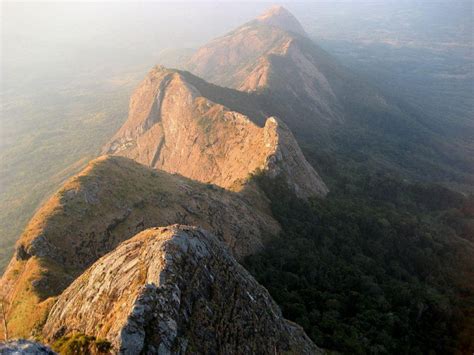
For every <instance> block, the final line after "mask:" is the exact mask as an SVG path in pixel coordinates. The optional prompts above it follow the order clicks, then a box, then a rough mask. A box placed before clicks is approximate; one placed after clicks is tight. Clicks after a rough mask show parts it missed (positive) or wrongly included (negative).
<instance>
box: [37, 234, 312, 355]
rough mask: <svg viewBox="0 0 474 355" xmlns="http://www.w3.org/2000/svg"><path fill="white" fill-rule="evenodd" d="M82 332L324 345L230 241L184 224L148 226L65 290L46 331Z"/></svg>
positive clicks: (171, 340)
mask: <svg viewBox="0 0 474 355" xmlns="http://www.w3.org/2000/svg"><path fill="white" fill-rule="evenodd" d="M77 332H79V333H83V334H88V335H93V336H95V337H96V338H101V339H106V340H108V341H109V342H110V343H111V345H112V349H113V350H112V351H113V352H119V353H124V354H141V353H147V354H171V353H176V354H184V353H200V354H204V353H206V354H217V353H226V354H244V353H245V354H250V353H252V354H257V353H258V354H275V353H278V354H279V353H298V354H317V353H321V351H320V350H319V349H318V348H316V346H315V345H314V344H313V343H312V342H311V340H309V338H308V337H307V336H306V334H305V333H304V331H303V330H302V329H301V328H300V327H299V326H297V325H296V324H294V323H291V322H289V321H287V320H285V319H283V317H282V315H281V312H280V309H279V308H278V306H277V305H276V304H275V302H274V301H273V300H272V299H271V297H270V295H269V294H268V292H267V291H266V290H265V289H264V288H263V287H262V286H260V285H259V284H258V283H257V282H256V281H255V280H254V279H253V277H252V276H251V275H250V274H249V273H248V272H247V271H246V270H245V269H244V268H243V267H242V266H241V265H240V264H239V263H237V262H236V260H235V259H234V258H233V257H232V256H231V255H230V253H229V252H228V251H227V248H226V247H225V246H224V244H222V243H220V242H219V241H218V240H217V238H216V237H214V236H213V235H212V234H210V233H208V232H206V231H205V230H203V229H200V228H195V227H188V226H182V225H172V226H168V227H161V228H152V229H147V230H145V231H143V232H141V233H139V234H138V235H136V236H135V237H133V238H131V239H129V240H127V241H126V242H124V243H122V244H120V245H119V246H118V247H117V248H116V249H115V250H113V251H112V252H110V253H109V254H107V255H105V256H104V257H102V258H100V259H99V260H98V261H97V262H95V263H94V264H93V265H92V266H91V267H89V268H88V269H87V270H86V271H85V272H84V273H83V274H82V275H81V276H80V277H78V278H77V279H76V280H75V281H74V282H73V283H72V284H71V285H70V286H69V287H68V288H67V289H66V290H65V291H64V292H63V293H62V294H61V296H60V297H59V298H58V301H57V302H56V304H55V305H54V307H53V308H52V310H51V313H50V315H49V317H48V319H47V321H46V324H45V326H44V330H43V333H44V335H45V338H46V339H47V340H49V342H54V341H55V340H57V339H58V338H60V337H65V336H66V337H67V336H68V335H71V334H73V333H77Z"/></svg>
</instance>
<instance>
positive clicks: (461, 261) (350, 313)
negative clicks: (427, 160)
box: [244, 174, 474, 354]
mask: <svg viewBox="0 0 474 355" xmlns="http://www.w3.org/2000/svg"><path fill="white" fill-rule="evenodd" d="M256 179H257V182H258V183H259V185H260V186H261V187H262V188H263V189H264V190H265V192H266V193H267V195H268V196H269V197H270V198H271V201H272V210H273V213H274V215H275V216H276V217H277V219H278V220H279V222H280V223H281V225H282V227H283V228H282V232H281V235H280V237H279V239H278V240H276V241H272V243H271V244H269V245H268V246H267V247H266V249H265V250H264V251H263V252H261V253H259V254H257V255H254V256H251V257H248V258H247V259H246V260H245V263H244V265H245V267H246V268H247V269H248V270H249V271H250V272H251V273H252V274H253V275H254V276H255V277H256V279H257V280H258V281H259V282H260V283H262V284H263V285H264V286H265V287H266V288H267V289H268V291H269V292H270V294H271V295H272V296H273V297H274V299H275V300H276V302H277V303H278V304H279V305H280V306H281V308H282V311H283V315H284V316H285V317H286V318H288V319H290V320H292V321H294V322H296V323H298V324H300V325H301V326H302V327H303V328H304V329H305V331H306V332H307V334H308V335H309V336H310V337H311V339H312V340H314V341H315V343H316V344H317V345H318V346H320V347H322V348H325V349H329V350H336V351H342V352H344V353H353V354H368V353H371V354H382V353H401V354H429V353H433V354H448V353H453V352H454V351H455V350H454V349H458V350H459V349H461V350H463V351H466V352H468V351H470V350H471V349H472V346H473V344H472V342H471V339H469V338H468V336H467V334H470V333H469V329H471V331H472V317H470V318H469V314H471V315H472V314H473V313H472V311H473V309H474V299H473V293H472V284H470V283H469V281H468V280H472V275H473V273H472V272H473V267H472V266H473V265H472V264H473V263H472V260H470V259H469V258H468V255H469V253H471V255H472V251H469V250H468V248H469V243H467V242H466V239H467V238H470V239H471V240H472V238H473V235H474V233H473V232H474V218H473V217H474V198H473V196H470V197H465V196H463V195H461V194H459V193H456V192H453V191H451V190H449V189H447V188H445V187H441V186H438V185H427V184H409V183H407V182H404V181H403V180H401V179H397V178H393V177H390V176H387V175H383V174H373V175H371V176H359V177H357V178H354V179H347V178H346V179H341V181H339V182H338V183H337V185H336V186H334V187H333V189H332V191H334V192H330V193H329V195H328V196H327V197H326V198H325V199H314V200H311V201H301V200H298V199H297V198H296V197H295V196H294V194H293V193H292V192H290V191H289V190H288V188H286V187H285V186H286V185H285V184H284V183H283V182H282V181H278V180H271V179H269V178H265V177H263V176H258V177H256ZM469 321H470V322H471V323H469Z"/></svg>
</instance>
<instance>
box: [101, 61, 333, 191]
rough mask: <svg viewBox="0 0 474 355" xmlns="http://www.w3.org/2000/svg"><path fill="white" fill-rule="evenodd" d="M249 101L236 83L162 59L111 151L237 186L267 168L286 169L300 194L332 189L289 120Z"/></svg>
mask: <svg viewBox="0 0 474 355" xmlns="http://www.w3.org/2000/svg"><path fill="white" fill-rule="evenodd" d="M216 92H218V93H220V96H218V95H217V94H216ZM247 101H248V102H245V100H244V99H243V98H242V94H241V93H238V92H236V91H234V90H225V89H223V90H220V88H219V87H211V86H210V85H209V84H207V83H205V82H203V81H202V80H199V79H198V78H196V77H193V76H192V75H190V74H189V73H180V72H179V71H176V70H169V69H166V68H164V67H161V66H157V67H155V68H154V69H153V70H151V71H150V72H149V73H148V75H147V77H146V78H145V80H144V81H143V82H142V83H141V84H140V85H139V87H138V88H137V89H136V90H135V92H134V94H133V96H132V98H131V100H130V110H129V117H128V120H127V121H126V122H125V124H124V125H123V126H122V127H121V128H120V130H119V131H118V132H117V134H116V135H115V136H114V137H113V138H112V140H111V141H110V142H109V143H108V144H107V145H106V147H104V150H103V153H105V154H114V155H121V156H126V157H128V158H131V159H134V160H136V161H138V162H140V163H142V164H145V165H147V166H150V167H153V168H156V169H161V170H165V171H168V172H171V173H179V174H181V175H183V176H186V177H188V178H191V179H193V180H197V181H201V182H204V183H212V184H216V185H218V186H221V187H223V188H225V189H229V190H232V191H240V190H242V189H243V188H244V187H245V186H246V184H247V183H248V181H249V180H250V178H251V176H252V175H254V174H257V173H259V172H262V173H266V174H268V175H270V176H272V177H276V176H281V177H282V178H283V179H285V180H286V181H287V183H288V185H289V186H290V187H291V188H292V189H293V190H294V191H295V192H296V194H297V195H298V196H300V197H303V198H307V197H310V196H321V195H325V194H326V193H327V187H326V185H325V184H324V182H323V181H322V180H321V178H320V177H319V175H318V174H317V173H316V171H315V170H314V169H313V167H312V166H311V165H309V163H308V162H307V161H306V159H305V158H304V156H303V153H302V152H301V149H300V148H299V146H298V144H297V142H296V140H295V139H294V137H293V135H292V133H291V132H290V130H289V129H288V127H287V126H286V125H285V124H284V123H283V122H282V121H280V120H279V119H277V118H275V117H264V114H263V113H262V111H261V109H259V107H258V104H257V103H256V102H255V100H253V101H252V99H249V100H247ZM236 102H237V104H236ZM226 105H229V106H233V107H237V106H238V107H239V108H232V109H231V108H229V107H227V106H226Z"/></svg>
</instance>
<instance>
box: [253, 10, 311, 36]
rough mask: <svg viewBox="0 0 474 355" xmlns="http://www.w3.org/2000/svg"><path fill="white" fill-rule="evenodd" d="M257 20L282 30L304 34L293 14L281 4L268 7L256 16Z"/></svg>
mask: <svg viewBox="0 0 474 355" xmlns="http://www.w3.org/2000/svg"><path fill="white" fill-rule="evenodd" d="M257 21H259V22H263V23H265V24H268V25H270V26H275V27H278V28H281V29H282V30H285V31H289V32H294V33H297V34H299V35H302V36H306V32H305V30H304V28H303V26H301V24H300V23H299V21H298V20H297V19H296V17H295V16H293V14H292V13H291V12H289V11H288V10H287V9H285V8H284V7H283V6H281V5H275V6H272V7H270V8H269V9H268V10H267V11H265V12H264V13H263V14H261V15H260V16H259V17H257Z"/></svg>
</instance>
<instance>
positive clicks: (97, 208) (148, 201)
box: [0, 157, 279, 336]
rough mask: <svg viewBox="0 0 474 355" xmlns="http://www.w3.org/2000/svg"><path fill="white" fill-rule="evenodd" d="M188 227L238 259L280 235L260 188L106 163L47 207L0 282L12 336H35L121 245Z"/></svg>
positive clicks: (112, 160) (121, 161)
mask: <svg viewBox="0 0 474 355" xmlns="http://www.w3.org/2000/svg"><path fill="white" fill-rule="evenodd" d="M172 223H188V224H193V225H198V226H202V227H204V228H206V229H208V230H210V231H212V232H213V233H214V234H216V235H217V236H218V237H219V238H221V239H222V240H223V241H224V242H225V243H226V244H227V245H228V246H229V247H230V249H231V250H232V252H233V253H234V254H235V255H236V256H237V257H241V256H244V255H248V254H249V253H251V252H254V251H256V250H258V249H260V248H261V247H262V245H263V243H264V242H265V241H267V240H269V238H270V237H271V236H272V235H275V234H276V233H278V231H279V225H278V223H277V222H276V221H275V220H274V219H273V218H272V216H271V213H270V211H269V207H268V203H267V201H266V198H265V196H263V194H261V193H260V192H259V191H258V189H252V187H251V186H248V187H247V190H246V191H242V192H241V193H234V192H231V191H228V190H224V189H221V188H219V187H216V186H211V185H205V184H202V183H199V182H196V181H192V180H189V179H186V178H184V177H180V176H178V175H172V174H169V173H166V172H163V171H158V170H153V169H150V168H147V167H145V166H143V165H140V164H138V163H136V162H134V161H132V160H129V159H126V158H123V157H102V158H99V159H97V160H95V161H93V162H91V163H90V164H89V166H88V167H87V168H86V169H85V170H84V171H82V172H81V173H80V174H78V175H77V176H75V177H73V178H72V179H70V180H69V181H68V182H67V183H66V184H65V185H64V186H63V187H62V188H61V189H60V190H59V191H58V192H57V193H56V194H55V195H54V196H52V197H51V199H50V200H49V201H48V202H46V203H45V204H44V205H43V206H42V208H41V209H40V210H39V211H38V212H37V213H36V215H35V216H34V218H33V219H32V220H31V221H30V223H29V224H28V226H27V228H26V230H25V232H24V234H23V235H22V236H21V238H20V239H19V241H18V243H17V248H16V253H15V257H14V258H13V259H12V261H11V262H10V265H9V266H8V268H7V270H6V272H5V274H4V276H3V277H2V280H1V287H0V289H1V291H2V293H3V294H4V296H6V298H7V299H8V301H9V302H10V305H11V306H10V309H9V312H8V321H9V328H10V332H11V333H12V334H14V335H16V336H28V335H29V334H30V331H31V330H33V329H35V328H38V327H41V324H42V322H43V321H44V317H45V315H46V314H47V312H48V310H49V307H50V306H51V302H52V300H53V299H52V297H55V296H57V295H59V294H60V293H61V292H62V291H63V290H64V289H65V288H66V287H67V286H68V285H69V284H70V283H71V282H72V281H73V280H74V278H75V277H77V276H78V275H79V274H80V273H82V272H83V271H84V270H85V269H86V268H87V267H88V266H90V265H91V264H92V263H93V262H95V261H96V260H97V259H98V258H100V257H101V256H102V255H104V254H106V253H107V252H109V251H110V250H112V249H114V248H115V247H116V246H117V245H118V244H119V243H120V242H122V241H124V240H127V239H129V238H130V237H132V236H133V235H135V234H136V233H137V232H139V231H141V230H144V229H146V228H149V227H153V226H163V225H169V224H172Z"/></svg>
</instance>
